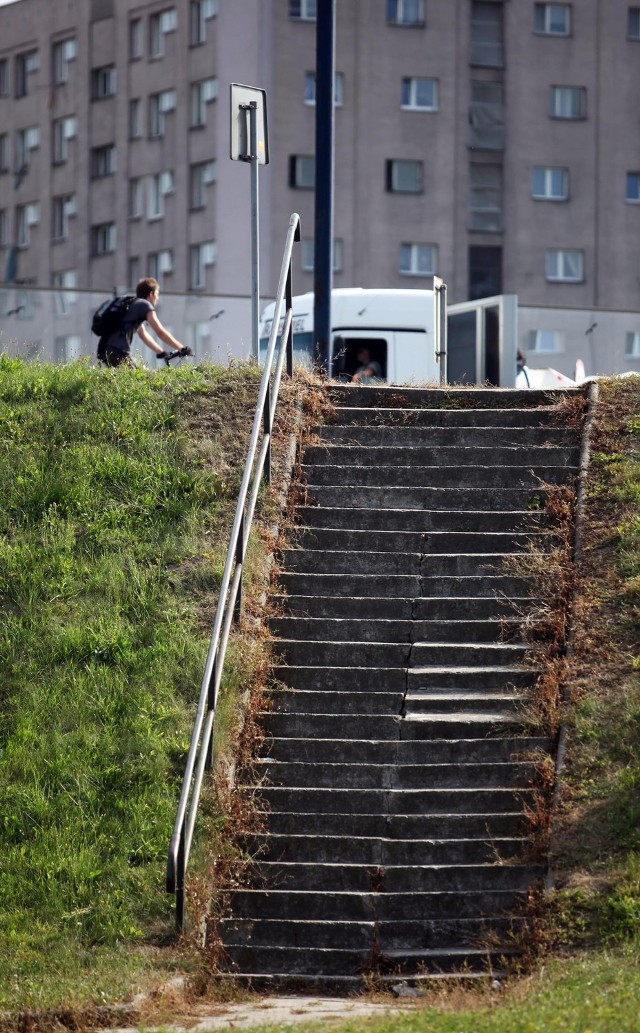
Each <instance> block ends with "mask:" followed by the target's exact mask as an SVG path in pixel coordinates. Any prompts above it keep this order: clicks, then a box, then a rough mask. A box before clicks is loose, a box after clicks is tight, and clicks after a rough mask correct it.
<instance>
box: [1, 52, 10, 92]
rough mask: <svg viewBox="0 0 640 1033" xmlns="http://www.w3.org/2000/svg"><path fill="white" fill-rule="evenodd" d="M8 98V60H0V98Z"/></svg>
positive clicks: (4, 58)
mask: <svg viewBox="0 0 640 1033" xmlns="http://www.w3.org/2000/svg"><path fill="white" fill-rule="evenodd" d="M8 96H9V58H8V57H2V58H0V97H8Z"/></svg>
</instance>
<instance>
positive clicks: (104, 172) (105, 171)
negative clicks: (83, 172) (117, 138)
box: [91, 143, 118, 179]
mask: <svg viewBox="0 0 640 1033" xmlns="http://www.w3.org/2000/svg"><path fill="white" fill-rule="evenodd" d="M91 166H92V167H91V174H92V176H93V178H94V179H105V178H106V177H107V176H113V175H115V173H116V172H117V171H118V169H117V152H116V145H115V144H114V143H110V144H105V146H104V147H94V148H93V150H92V153H91Z"/></svg>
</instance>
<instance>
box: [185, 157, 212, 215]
mask: <svg viewBox="0 0 640 1033" xmlns="http://www.w3.org/2000/svg"><path fill="white" fill-rule="evenodd" d="M189 178H190V183H189V187H190V198H189V200H190V205H189V207H190V208H191V211H198V210H199V209H201V208H206V205H207V197H206V194H207V190H206V188H207V187H208V186H211V185H212V184H213V183H215V181H216V162H215V158H212V159H211V160H210V161H198V162H195V163H194V164H193V165H192V166H191V172H190V177H189Z"/></svg>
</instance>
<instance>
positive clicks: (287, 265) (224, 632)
mask: <svg viewBox="0 0 640 1033" xmlns="http://www.w3.org/2000/svg"><path fill="white" fill-rule="evenodd" d="M299 240H300V216H299V215H297V214H296V213H295V212H294V213H293V215H292V216H291V218H290V220H289V230H288V233H287V240H286V243H285V249H284V255H283V257H282V266H281V269H280V280H279V283H278V292H277V295H276V303H275V311H274V314H273V323H272V325H271V333H270V335H269V344H268V346H267V354H266V357H265V362H264V372H263V374H262V380H261V382H260V390H259V392H258V400H257V402H256V411H255V416H254V420H253V429H252V431H251V438H250V440H249V447H248V450H247V458H246V461H245V467H244V473H243V475H242V483H241V485H240V492H239V495H238V502H237V506H236V512H235V517H234V520H233V527H232V529H231V537H230V540H229V548H228V550H227V558H226V562H225V566H224V572H223V575H222V582H221V585H220V594H219V597H218V605H217V608H216V615H215V618H214V622H213V630H212V633H211V642H210V644H209V652H208V654H207V662H206V664H205V669H204V675H203V677H202V684H201V686H200V697H199V699H198V707H197V710H196V717H195V721H194V726H193V732H192V733H191V743H190V746H189V753H188V755H187V762H186V766H185V772H184V776H183V780H182V790H181V793H180V802H179V804H178V811H177V814H176V820H175V823H174V826H173V835H172V837H171V843H170V846H169V856H168V860H167V893H175V897H176V928H177V929H178V931H181V930H182V929H183V928H184V917H185V886H184V884H185V875H186V870H187V864H188V862H189V854H190V851H191V843H192V840H193V831H194V828H195V823H196V817H197V812H198V803H199V800H200V792H201V789H202V782H203V779H204V775H205V772H206V771H208V770H210V769H211V768H212V766H213V760H214V757H213V748H214V741H213V740H214V724H215V708H216V703H217V699H218V690H219V688H220V681H221V678H222V670H223V667H224V660H225V656H226V652H227V644H228V641H229V634H230V632H231V625H232V623H233V622H234V621H237V620H238V619H239V617H240V612H241V608H242V573H243V569H244V559H245V553H246V549H247V542H248V538H249V531H250V529H251V522H252V520H253V514H254V510H255V507H256V502H257V500H258V493H259V491H260V484H261V481H262V478H264V480H265V481H266V482H267V484H270V483H271V439H272V430H273V419H274V411H275V406H276V402H277V399H278V392H279V390H280V381H281V378H282V372H283V367H284V361H285V357H286V360H287V374H288V376H292V375H293V292H292V288H291V257H292V252H293V244H294V241H299ZM283 301H286V310H285V315H284V325H283V328H282V332H281V335H280V341H279V343H278V352H277V359H276V365H275V369H274V371H273V381H271V366H272V363H273V359H274V353H275V351H276V340H277V337H278V326H279V323H280V312H281V309H282V303H283ZM261 432H262V444H261V447H260V451H259V453H258V458H257V462H256V452H257V449H258V440H259V438H260V433H261Z"/></svg>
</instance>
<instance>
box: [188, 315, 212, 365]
mask: <svg viewBox="0 0 640 1033" xmlns="http://www.w3.org/2000/svg"><path fill="white" fill-rule="evenodd" d="M187 341H188V343H189V347H190V348H191V350H192V351H193V354H194V355H195V357H196V359H203V358H204V357H205V356H206V355H210V354H211V321H210V320H207V321H206V322H199V323H189V324H188V326H187Z"/></svg>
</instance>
